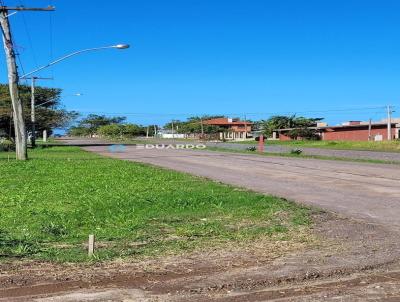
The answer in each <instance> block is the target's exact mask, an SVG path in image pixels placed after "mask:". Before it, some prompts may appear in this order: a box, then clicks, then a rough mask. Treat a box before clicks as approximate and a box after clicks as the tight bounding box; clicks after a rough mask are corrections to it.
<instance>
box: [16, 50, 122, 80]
mask: <svg viewBox="0 0 400 302" xmlns="http://www.w3.org/2000/svg"><path fill="white" fill-rule="evenodd" d="M129 47H130V46H129V44H117V45H111V46H102V47H95V48H87V49H82V50H78V51H75V52H73V53H70V54H68V55H65V56H63V57H61V58H59V59H57V60H55V61H53V62H50V63H49V64H47V65H44V66H42V67H39V68H37V69H35V70H33V71H31V72H28V73H27V74H24V75H23V76H21V79H25V78H27V77H29V76H30V75H32V74H34V73H36V72H38V71H41V70H43V69H45V68H48V67H50V66H52V65H54V64H57V63H59V62H61V61H64V60H65V59H68V58H70V57H73V56H76V55H78V54H81V53H83V52H88V51H97V50H103V49H110V48H114V49H127V48H129Z"/></svg>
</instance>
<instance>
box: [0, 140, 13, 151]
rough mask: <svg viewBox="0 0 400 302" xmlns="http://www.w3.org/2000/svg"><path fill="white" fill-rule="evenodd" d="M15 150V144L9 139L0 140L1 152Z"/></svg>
mask: <svg viewBox="0 0 400 302" xmlns="http://www.w3.org/2000/svg"><path fill="white" fill-rule="evenodd" d="M11 150H15V144H14V142H13V141H11V140H9V139H5V138H3V139H1V138H0V151H11Z"/></svg>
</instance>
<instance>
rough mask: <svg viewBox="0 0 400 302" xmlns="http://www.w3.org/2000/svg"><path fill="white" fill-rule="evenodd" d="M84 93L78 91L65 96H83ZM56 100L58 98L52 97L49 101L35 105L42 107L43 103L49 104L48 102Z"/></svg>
mask: <svg viewBox="0 0 400 302" xmlns="http://www.w3.org/2000/svg"><path fill="white" fill-rule="evenodd" d="M82 95H83V93H80V92H78V93H72V94H67V95H65V96H82ZM55 100H56V98H54V99H51V100H48V101H46V102H43V103H41V104H37V105H35V106H36V107H40V106H42V105H44V104H47V103H50V102H54V101H55Z"/></svg>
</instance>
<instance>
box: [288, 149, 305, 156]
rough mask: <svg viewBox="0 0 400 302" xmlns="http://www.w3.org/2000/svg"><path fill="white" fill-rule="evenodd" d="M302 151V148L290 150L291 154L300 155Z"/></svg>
mask: <svg viewBox="0 0 400 302" xmlns="http://www.w3.org/2000/svg"><path fill="white" fill-rule="evenodd" d="M301 153H303V150H301V149H292V150H290V154H293V155H300V154H301Z"/></svg>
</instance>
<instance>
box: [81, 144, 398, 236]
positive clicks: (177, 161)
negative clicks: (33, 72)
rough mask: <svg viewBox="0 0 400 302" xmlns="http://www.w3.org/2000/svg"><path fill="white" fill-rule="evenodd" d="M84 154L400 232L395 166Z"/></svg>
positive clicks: (206, 154) (130, 151)
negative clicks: (282, 200)
mask: <svg viewBox="0 0 400 302" xmlns="http://www.w3.org/2000/svg"><path fill="white" fill-rule="evenodd" d="M85 149H86V150H90V151H93V152H97V153H100V154H103V155H106V156H111V157H115V158H120V159H125V160H130V161H137V162H144V163H150V164H153V165H157V166H162V167H166V168H170V169H174V170H178V171H183V172H188V173H191V174H195V175H199V176H204V177H208V178H211V179H214V180H217V181H221V182H224V183H228V184H233V185H237V186H242V187H245V188H248V189H252V190H255V191H258V192H262V193H268V194H273V195H277V196H281V197H285V198H288V199H292V200H296V201H298V202H302V203H304V204H309V205H315V206H318V207H321V208H324V209H328V210H333V211H336V212H339V213H342V214H345V215H346V216H350V217H354V218H361V219H364V220H368V221H370V222H373V223H378V224H384V225H387V226H390V227H393V228H395V229H396V230H397V229H399V230H400V168H399V166H397V165H387V164H368V163H356V162H343V161H330V160H316V159H304V158H284V157H273V158H272V157H271V158H269V157H265V156H258V155H252V154H251V155H247V154H238V153H227V152H212V151H199V150H196V151H192V150H171V149H164V150H156V149H152V150H143V149H137V148H136V146H127V147H126V149H125V150H124V151H123V152H110V150H109V147H107V146H89V147H85Z"/></svg>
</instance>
